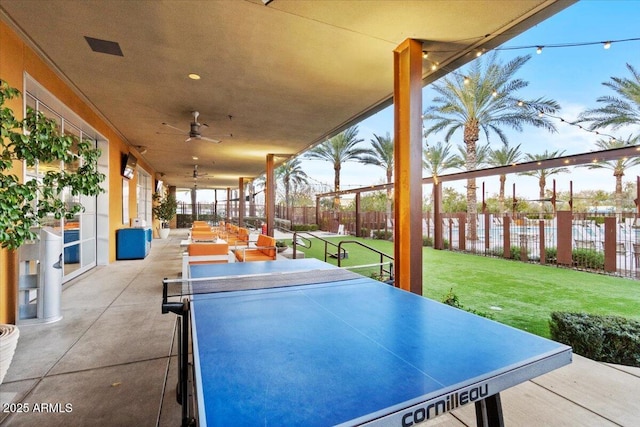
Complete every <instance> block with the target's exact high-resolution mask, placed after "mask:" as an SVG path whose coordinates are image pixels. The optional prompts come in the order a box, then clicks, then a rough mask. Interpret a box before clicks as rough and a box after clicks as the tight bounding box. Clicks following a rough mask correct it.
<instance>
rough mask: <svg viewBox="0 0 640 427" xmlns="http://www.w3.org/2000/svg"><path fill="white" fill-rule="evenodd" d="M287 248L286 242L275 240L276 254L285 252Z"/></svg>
mask: <svg viewBox="0 0 640 427" xmlns="http://www.w3.org/2000/svg"><path fill="white" fill-rule="evenodd" d="M288 247H289V246H287V242H285V241H284V240H276V249H277V250H278V253H280V252H284V251H286V250H287V248H288Z"/></svg>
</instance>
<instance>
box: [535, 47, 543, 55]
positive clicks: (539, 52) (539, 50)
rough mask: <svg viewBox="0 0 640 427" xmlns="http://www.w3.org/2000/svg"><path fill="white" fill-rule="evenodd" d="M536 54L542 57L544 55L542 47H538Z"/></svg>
mask: <svg viewBox="0 0 640 427" xmlns="http://www.w3.org/2000/svg"><path fill="white" fill-rule="evenodd" d="M536 53H537V54H538V55H540V54H541V53H542V46H538V48H537V49H536Z"/></svg>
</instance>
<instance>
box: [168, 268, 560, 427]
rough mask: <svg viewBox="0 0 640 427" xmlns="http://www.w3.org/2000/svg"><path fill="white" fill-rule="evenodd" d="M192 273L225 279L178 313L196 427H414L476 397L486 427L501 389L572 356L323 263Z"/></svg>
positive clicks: (494, 421) (495, 415) (497, 413)
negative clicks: (181, 320)
mask: <svg viewBox="0 0 640 427" xmlns="http://www.w3.org/2000/svg"><path fill="white" fill-rule="evenodd" d="M191 277H192V279H193V280H195V282H193V283H191V285H194V284H195V283H197V281H198V280H202V281H203V283H205V281H206V278H220V280H219V281H215V280H214V281H212V282H211V283H209V284H208V286H210V287H211V286H212V287H214V288H215V290H216V291H215V292H209V291H207V292H206V293H198V291H197V290H195V288H194V290H192V292H193V296H192V297H191V299H185V300H184V301H183V311H182V312H181V313H179V314H182V315H183V316H181V317H184V318H185V319H183V324H184V325H183V326H187V327H188V324H189V323H190V324H191V332H190V336H191V338H192V339H191V341H192V346H193V347H192V361H185V364H184V368H185V373H184V374H183V375H182V378H181V380H180V384H181V385H180V387H182V390H184V391H182V393H181V396H180V399H181V400H182V404H183V425H200V426H253V425H256V426H257V425H263V426H267V425H268V426H274V425H278V426H330V425H344V426H347V425H370V426H382V425H384V426H399V427H409V426H414V425H417V424H419V423H421V422H423V421H427V420H430V419H433V418H434V417H436V416H438V415H441V414H443V413H446V412H449V411H451V410H454V409H456V408H458V407H460V406H463V405H465V404H469V403H474V404H475V409H476V418H477V423H478V425H479V426H502V425H503V417H502V408H501V403H500V396H499V393H500V392H501V391H503V390H505V389H507V388H509V387H512V386H514V385H516V384H519V383H521V382H524V381H526V380H528V379H531V378H533V377H536V376H539V375H541V374H544V373H547V372H549V371H551V370H554V369H556V368H559V367H561V366H564V365H567V364H569V363H571V355H572V353H571V348H570V347H567V346H565V345H562V344H558V343H556V342H553V341H550V340H547V339H544V338H541V337H538V336H534V335H531V334H529V333H526V332H523V331H520V330H517V329H514V328H511V327H508V326H505V325H502V324H499V323H497V322H494V321H491V320H488V319H486V318H482V317H478V316H476V315H473V314H470V313H467V312H465V311H462V310H459V309H456V308H453V307H450V306H447V305H444V304H441V303H438V302H435V301H432V300H430V299H427V298H424V297H421V296H418V295H415V294H412V293H409V292H406V291H403V290H401V289H397V288H394V287H392V286H389V285H387V284H384V283H381V282H378V281H375V280H373V279H370V278H366V277H364V276H360V275H357V274H355V273H351V272H348V271H346V270H342V269H338V268H336V267H334V266H332V265H330V264H327V263H324V262H322V261H318V260H314V259H304V260H287V261H284V260H283V261H267V262H251V263H230V264H210V265H196V266H192V267H191ZM165 300H166V283H165ZM164 309H165V307H164V306H163V310H164ZM168 311H174V310H168ZM165 312H166V311H165ZM174 312H177V311H174ZM184 331H185V332H183V338H185V337H186V334H188V333H189V332H188V331H189V330H188V329H186V330H184ZM186 338H187V339H182V341H183V342H185V341H188V337H186ZM184 345H185V347H184V349H185V351H186V353H184V352H183V353H184V354H183V355H182V356H181V358H185V357H186V356H188V351H187V350H188V349H187V347H186V345H187V344H184ZM185 354H186V356H185ZM187 364H188V366H189V368H188V370H189V378H191V375H192V381H193V383H194V385H192V386H191V389H190V390H191V391H189V387H188V386H186V385H185V383H186V382H187V380H186V377H187V371H186V369H187V368H186V366H187ZM188 394H194V395H195V396H192V397H193V398H192V399H191V402H192V403H191V406H190V407H191V411H192V412H193V414H188V411H187V413H185V411H186V408H187V406H188V403H187V397H188V396H187V395H188Z"/></svg>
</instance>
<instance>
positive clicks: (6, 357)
mask: <svg viewBox="0 0 640 427" xmlns="http://www.w3.org/2000/svg"><path fill="white" fill-rule="evenodd" d="M19 336H20V331H19V330H18V328H17V327H16V326H15V325H4V324H2V325H0V384H2V381H3V380H4V376H5V375H6V374H7V371H8V370H9V365H10V364H11V360H12V359H13V354H14V353H15V351H16V346H17V345H18V337H19Z"/></svg>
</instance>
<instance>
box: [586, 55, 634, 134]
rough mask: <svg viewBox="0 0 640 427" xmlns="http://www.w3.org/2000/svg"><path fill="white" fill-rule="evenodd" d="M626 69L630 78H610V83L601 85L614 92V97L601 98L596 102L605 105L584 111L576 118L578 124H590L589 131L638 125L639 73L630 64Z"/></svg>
mask: <svg viewBox="0 0 640 427" xmlns="http://www.w3.org/2000/svg"><path fill="white" fill-rule="evenodd" d="M627 69H628V70H629V71H630V72H631V75H632V78H630V79H629V78H620V77H611V81H609V82H604V83H602V84H603V85H604V86H606V87H608V88H609V89H612V90H613V91H614V92H616V93H617V94H618V95H619V96H620V98H618V97H616V96H601V97H599V98H598V99H596V101H597V102H600V103H603V104H605V105H604V106H603V107H598V108H592V109H588V110H586V111H584V112H583V113H581V114H580V116H579V117H578V121H579V122H591V125H590V126H589V129H591V130H595V129H602V128H605V127H608V126H611V128H612V129H619V128H620V127H622V126H625V125H634V124H640V73H638V72H637V71H636V70H635V69H634V68H633V67H632V66H631V65H630V64H627Z"/></svg>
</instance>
